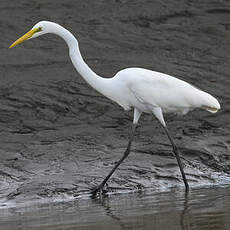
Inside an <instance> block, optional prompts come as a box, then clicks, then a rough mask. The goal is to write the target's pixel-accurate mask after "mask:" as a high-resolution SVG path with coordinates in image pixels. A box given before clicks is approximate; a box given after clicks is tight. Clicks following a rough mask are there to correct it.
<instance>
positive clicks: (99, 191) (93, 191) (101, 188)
mask: <svg viewBox="0 0 230 230" xmlns="http://www.w3.org/2000/svg"><path fill="white" fill-rule="evenodd" d="M105 193H106V189H105V188H104V185H102V184H100V185H98V186H96V187H94V188H92V189H91V194H92V196H96V195H97V194H98V195H102V194H105Z"/></svg>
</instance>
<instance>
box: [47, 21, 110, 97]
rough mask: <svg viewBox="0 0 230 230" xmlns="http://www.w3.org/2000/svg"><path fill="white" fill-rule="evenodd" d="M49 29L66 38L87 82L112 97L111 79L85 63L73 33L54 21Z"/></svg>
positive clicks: (72, 59) (74, 63)
mask: <svg viewBox="0 0 230 230" xmlns="http://www.w3.org/2000/svg"><path fill="white" fill-rule="evenodd" d="M49 31H50V33H54V34H57V35H58V36H60V37H62V38H63V39H64V40H65V42H66V43H67V45H68V47H69V55H70V58H71V61H72V63H73V65H74V67H75V68H76V70H77V71H78V73H79V74H80V75H81V76H82V77H83V78H84V79H85V80H86V82H87V83H89V85H91V86H92V87H93V88H94V89H96V90H97V91H98V92H100V93H102V94H103V95H105V96H107V97H110V96H109V94H110V93H109V92H111V89H110V88H111V87H112V84H111V82H110V79H107V78H102V77H100V76H99V75H97V74H96V73H95V72H93V71H92V70H91V69H90V67H89V66H88V65H87V64H86V63H85V61H84V60H83V58H82V56H81V53H80V50H79V46H78V41H77V39H76V38H75V37H74V36H73V34H72V33H70V32H69V31H68V30H67V29H65V28H64V27H62V26H60V25H58V24H56V23H52V22H50V25H49Z"/></svg>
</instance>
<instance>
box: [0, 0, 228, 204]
mask: <svg viewBox="0 0 230 230" xmlns="http://www.w3.org/2000/svg"><path fill="white" fill-rule="evenodd" d="M0 10H1V16H0V18H1V24H0V25H1V26H0V29H1V34H2V36H1V37H0V44H1V45H0V49H1V55H0V63H1V64H0V77H1V81H0V198H1V200H2V205H6V204H7V201H8V200H23V199H43V198H51V199H52V198H53V197H56V196H59V195H63V196H65V194H67V195H68V196H69V195H70V196H74V195H76V194H80V193H81V191H83V190H84V191H85V190H87V189H90V188H91V187H93V186H95V185H96V184H98V183H100V181H101V180H102V179H103V178H104V177H105V176H106V174H107V173H108V171H109V170H110V168H111V167H112V166H113V165H114V163H115V162H116V161H117V160H118V159H119V158H120V156H121V155H122V153H123V151H124V149H125V147H126V144H127V140H128V134H129V129H130V125H131V121H132V112H124V111H123V110H122V108H121V107H119V106H118V105H116V104H114V103H113V102H111V101H109V100H108V99H106V98H104V97H103V96H101V95H100V94H98V93H97V92H96V91H95V90H93V89H92V88H90V87H89V86H88V85H87V83H86V82H84V80H83V79H82V78H81V77H80V76H79V75H78V74H77V73H76V71H75V70H74V68H73V66H72V64H71V63H70V59H69V57H68V50H67V47H66V45H65V44H64V42H63V41H62V40H61V39H60V38H58V37H56V36H52V35H47V36H44V37H42V38H39V39H35V40H31V41H28V42H26V43H24V44H22V45H21V46H19V47H17V48H14V49H8V46H9V45H10V44H11V43H12V42H13V41H14V40H15V39H16V38H17V37H19V36H20V35H22V34H24V32H26V31H27V30H29V29H30V28H31V27H32V26H33V25H34V24H35V23H36V22H38V21H40V20H51V21H55V22H57V23H60V24H62V25H64V26H65V27H66V28H67V29H69V30H70V31H71V32H73V33H74V34H75V35H76V37H77V38H78V40H79V43H80V49H81V52H82V55H83V57H84V58H85V60H86V62H87V63H88V64H89V66H90V67H91V68H92V69H93V70H94V71H95V72H97V73H98V74H100V75H101V76H104V77H111V76H113V75H114V74H115V73H116V72H117V71H119V70H120V69H123V68H126V67H133V66H138V67H144V68H148V69H152V70H156V71H160V72H164V73H167V74H170V75H173V76H175V77H178V78H181V79H183V80H186V81H188V82H190V83H191V84H194V85H196V86H198V87H199V88H201V89H202V90H204V91H207V92H209V93H211V94H213V95H214V96H216V97H217V98H218V99H219V101H220V103H221V106H222V109H221V111H220V112H218V113H217V114H214V115H212V114H209V113H207V112H205V111H199V110H197V111H193V112H191V113H189V114H188V115H186V116H174V115H167V116H166V122H167V124H168V127H169V129H170V131H171V133H172V134H173V136H174V138H175V141H176V143H177V144H178V145H179V146H180V150H181V152H182V157H183V159H184V162H185V171H186V174H187V176H188V180H189V183H190V185H191V187H197V186H199V187H200V186H201V187H202V186H207V185H214V184H228V183H230V170H229V169H230V153H229V149H230V129H229V127H230V125H229V120H230V118H229V110H230V100H229V97H230V95H229V72H230V65H229V63H230V56H229V54H230V43H229V36H230V23H229V19H230V18H229V13H230V2H229V1H227V0H225V1H214V0H210V1H208V2H205V3H204V2H203V1H179V3H177V4H175V2H174V1H148V0H145V1H128V0H120V1H102V0H100V1H97V2H93V3H92V1H89V0H88V1H70V0H68V1H64V2H63V1H61V0H57V1H55V2H52V1H48V0H43V1H40V2H37V1H29V0H22V1H20V2H19V1H14V0H13V1H11V2H9V1H6V0H2V1H1V3H0ZM15 19H16V20H15ZM175 186H179V187H178V188H179V189H180V187H182V186H183V182H182V180H181V176H180V172H179V169H178V167H177V164H176V160H175V158H174V156H173V154H172V151H171V147H170V145H169V142H168V140H167V137H166V136H165V134H164V131H163V130H162V129H161V127H160V125H159V124H158V122H157V121H156V119H155V118H153V117H152V116H150V115H144V116H143V117H142V118H141V120H140V123H139V126H138V129H137V133H136V136H135V141H134V143H133V150H132V154H130V156H129V158H128V159H127V160H126V161H125V162H124V164H122V165H121V167H120V168H119V169H118V170H117V172H116V173H115V174H114V176H113V178H112V179H111V180H110V181H109V188H110V189H111V191H114V189H115V191H116V190H117V191H118V192H119V191H132V190H137V189H140V190H145V189H149V188H150V189H154V190H156V191H158V190H159V191H162V190H167V189H169V188H171V187H175Z"/></svg>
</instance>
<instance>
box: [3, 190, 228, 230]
mask: <svg viewBox="0 0 230 230" xmlns="http://www.w3.org/2000/svg"><path fill="white" fill-rule="evenodd" d="M229 216H230V187H227V188H217V187H215V188H207V189H196V190H192V191H191V192H190V194H189V195H188V196H187V197H185V194H184V193H183V191H180V192H178V191H170V192H165V193H158V194H154V193H152V192H145V193H132V194H120V195H109V196H107V197H101V198H94V199H93V198H89V197H86V198H85V199H82V198H81V199H79V200H75V201H71V202H67V203H66V202H57V203H48V204H38V205H31V206H29V207H28V206H27V207H20V208H19V207H17V208H7V209H1V210H0V226H1V229H4V230H9V229H10V230H13V229H17V230H18V229H30V230H31V229H39V230H43V229H44V230H53V229H55V230H56V229H62V230H67V229H68V230H70V229H110V230H111V229H145V230H146V229H160V230H164V229H170V230H173V229H176V230H180V229H181V230H184V229H186V230H187V229H196V230H199V229H202V230H203V229H208V230H212V229H213V230H228V229H229V226H230V218H229Z"/></svg>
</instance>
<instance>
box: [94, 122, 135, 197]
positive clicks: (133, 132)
mask: <svg viewBox="0 0 230 230" xmlns="http://www.w3.org/2000/svg"><path fill="white" fill-rule="evenodd" d="M136 126H137V125H136V124H133V126H132V131H131V135H130V139H129V143H128V146H127V148H126V150H125V152H124V154H123V156H122V158H121V159H120V160H119V161H118V162H117V164H116V165H115V166H114V167H113V169H112V170H111V171H110V173H109V174H108V175H107V177H106V178H105V179H104V180H103V181H102V182H101V184H100V185H99V186H97V187H96V188H95V189H93V190H92V194H93V195H94V194H96V193H97V192H100V193H101V192H102V191H103V187H104V185H105V184H106V182H107V181H108V179H109V178H110V177H111V176H112V175H113V173H114V172H115V170H116V169H117V168H118V167H119V165H120V164H121V163H122V162H123V161H124V159H125V158H126V157H127V156H128V155H129V153H130V148H131V144H132V141H133V137H134V134H135V130H136Z"/></svg>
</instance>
